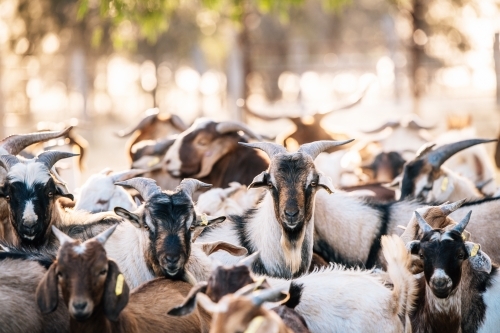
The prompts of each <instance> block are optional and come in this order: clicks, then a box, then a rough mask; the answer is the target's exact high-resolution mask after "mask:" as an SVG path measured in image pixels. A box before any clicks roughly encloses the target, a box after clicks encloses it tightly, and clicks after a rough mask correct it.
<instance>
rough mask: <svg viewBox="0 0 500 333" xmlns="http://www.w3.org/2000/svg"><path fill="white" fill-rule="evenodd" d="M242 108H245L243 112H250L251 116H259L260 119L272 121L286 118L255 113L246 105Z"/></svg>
mask: <svg viewBox="0 0 500 333" xmlns="http://www.w3.org/2000/svg"><path fill="white" fill-rule="evenodd" d="M244 109H245V112H247V113H248V114H250V115H251V116H252V117H255V118H259V119H262V120H267V121H273V120H278V119H283V118H288V117H287V116H277V117H272V116H265V115H263V114H259V113H256V112H255V111H252V110H250V108H249V107H248V106H247V107H246V108H244Z"/></svg>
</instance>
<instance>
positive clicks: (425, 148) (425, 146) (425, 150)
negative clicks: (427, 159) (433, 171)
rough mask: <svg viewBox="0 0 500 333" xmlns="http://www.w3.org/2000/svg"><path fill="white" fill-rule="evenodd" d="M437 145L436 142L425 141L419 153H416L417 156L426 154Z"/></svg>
mask: <svg viewBox="0 0 500 333" xmlns="http://www.w3.org/2000/svg"><path fill="white" fill-rule="evenodd" d="M435 146H436V144H435V143H431V142H427V143H424V144H423V145H422V147H420V148H419V149H418V150H417V153H416V154H415V157H417V158H419V157H422V156H424V155H425V154H427V153H428V152H430V151H431V150H432V148H434V147H435Z"/></svg>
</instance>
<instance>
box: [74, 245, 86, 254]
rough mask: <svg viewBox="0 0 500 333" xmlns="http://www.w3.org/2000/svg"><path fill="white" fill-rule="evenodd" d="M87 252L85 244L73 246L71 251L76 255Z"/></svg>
mask: <svg viewBox="0 0 500 333" xmlns="http://www.w3.org/2000/svg"><path fill="white" fill-rule="evenodd" d="M85 250H87V245H86V244H85V243H82V244H79V245H75V246H73V251H75V253H77V254H83V253H85Z"/></svg>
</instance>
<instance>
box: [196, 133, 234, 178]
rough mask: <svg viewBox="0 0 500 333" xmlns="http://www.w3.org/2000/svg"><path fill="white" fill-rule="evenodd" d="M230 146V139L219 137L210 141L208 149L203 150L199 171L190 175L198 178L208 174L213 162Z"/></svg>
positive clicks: (228, 150) (226, 151) (229, 149)
mask: <svg viewBox="0 0 500 333" xmlns="http://www.w3.org/2000/svg"><path fill="white" fill-rule="evenodd" d="M231 148H232V143H231V141H230V140H225V139H222V138H221V139H216V140H215V141H213V142H211V143H210V144H209V147H208V149H207V150H206V151H204V152H203V157H202V159H201V170H200V172H198V173H197V174H196V175H194V176H192V177H193V178H198V179H199V178H203V177H206V176H208V175H209V174H210V172H211V171H212V168H213V166H214V165H215V163H217V162H218V161H219V160H220V159H221V158H222V157H223V156H224V155H226V154H227V153H229V152H230V151H231Z"/></svg>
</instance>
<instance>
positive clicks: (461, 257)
mask: <svg viewBox="0 0 500 333" xmlns="http://www.w3.org/2000/svg"><path fill="white" fill-rule="evenodd" d="M457 258H458V259H460V260H462V259H464V258H465V256H464V254H463V253H459V254H458V256H457Z"/></svg>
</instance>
